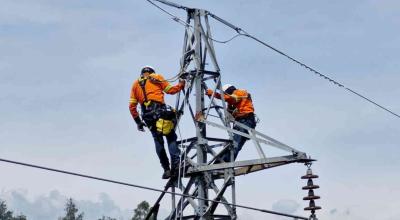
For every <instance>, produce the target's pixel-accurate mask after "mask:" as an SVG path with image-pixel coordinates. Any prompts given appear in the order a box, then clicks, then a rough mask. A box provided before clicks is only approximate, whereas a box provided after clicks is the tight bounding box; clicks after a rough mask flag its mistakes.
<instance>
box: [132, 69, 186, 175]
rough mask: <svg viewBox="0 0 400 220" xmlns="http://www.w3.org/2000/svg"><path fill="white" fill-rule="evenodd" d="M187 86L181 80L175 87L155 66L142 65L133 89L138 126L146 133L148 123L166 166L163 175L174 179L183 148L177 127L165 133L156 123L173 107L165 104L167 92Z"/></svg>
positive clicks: (162, 163)
mask: <svg viewBox="0 0 400 220" xmlns="http://www.w3.org/2000/svg"><path fill="white" fill-rule="evenodd" d="M184 86H185V81H183V80H180V81H179V84H177V85H175V86H172V85H170V84H169V83H168V82H167V81H166V80H165V79H164V77H163V76H162V75H160V74H156V73H155V71H154V68H152V67H150V66H145V67H143V68H142V71H141V75H140V78H139V79H137V80H136V81H135V82H134V83H133V86H132V89H131V94H130V100H129V110H130V112H131V115H132V117H133V119H134V120H135V122H136V124H137V129H138V130H139V131H142V132H144V126H147V127H148V128H149V130H150V132H151V134H152V136H153V139H154V144H155V147H156V152H157V155H158V158H159V159H160V163H161V166H162V168H163V169H164V173H163V175H162V178H163V179H168V178H170V177H171V175H173V174H174V171H175V170H176V169H177V168H178V166H179V156H180V150H179V148H178V145H177V143H176V140H177V136H176V133H175V131H174V129H173V128H172V129H171V131H170V132H169V133H168V134H165V133H164V134H163V132H160V130H158V128H157V126H156V123H158V120H159V119H160V118H162V117H163V115H165V114H166V113H168V109H169V107H168V106H167V105H165V102H164V93H167V94H176V93H178V92H179V91H181V90H182V89H183V88H184ZM138 104H140V106H141V110H142V118H143V121H144V123H143V121H142V119H141V118H140V116H139V113H138V111H137V105H138ZM169 112H172V111H169ZM173 115H174V116H173V117H174V119H176V115H175V114H173ZM172 120H173V119H172ZM161 131H162V130H161ZM164 135H165V136H166V138H167V143H168V150H169V154H170V157H171V168H170V164H169V160H168V157H167V154H166V152H165V148H164V139H163V136H164ZM171 169H172V171H171Z"/></svg>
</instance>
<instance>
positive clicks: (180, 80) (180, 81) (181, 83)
mask: <svg viewBox="0 0 400 220" xmlns="http://www.w3.org/2000/svg"><path fill="white" fill-rule="evenodd" d="M185 83H186V81H185V80H184V79H179V85H180V86H181V87H182V88H184V87H185Z"/></svg>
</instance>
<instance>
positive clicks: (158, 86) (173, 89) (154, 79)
mask: <svg viewBox="0 0 400 220" xmlns="http://www.w3.org/2000/svg"><path fill="white" fill-rule="evenodd" d="M143 80H146V83H145V86H144V89H145V91H146V97H147V101H155V102H158V103H163V104H164V92H165V93H167V94H175V93H177V92H179V91H181V90H182V89H183V87H184V86H185V85H184V84H183V83H179V84H177V85H175V86H172V85H170V84H169V83H168V82H167V81H166V80H165V79H164V77H163V76H162V75H160V74H156V73H152V74H150V75H149V76H148V77H147V78H139V79H137V80H135V82H134V83H133V85H132V89H131V96H130V99H129V110H130V112H131V115H132V117H133V118H136V117H138V116H139V113H138V111H137V104H138V103H139V104H143V103H144V102H145V101H146V100H145V95H144V93H143V89H142V87H141V86H140V84H139V83H140V82H141V81H143Z"/></svg>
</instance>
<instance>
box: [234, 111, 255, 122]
mask: <svg viewBox="0 0 400 220" xmlns="http://www.w3.org/2000/svg"><path fill="white" fill-rule="evenodd" d="M242 119H254V120H256V118H255V114H254V112H250V113H248V114H245V115H241V116H237V117H235V120H236V121H239V120H242Z"/></svg>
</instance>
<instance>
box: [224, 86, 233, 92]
mask: <svg viewBox="0 0 400 220" xmlns="http://www.w3.org/2000/svg"><path fill="white" fill-rule="evenodd" d="M231 86H233V85H231V84H225V85H223V86H222V90H223V91H224V92H226V90H227V89H229V88H230V87H231Z"/></svg>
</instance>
